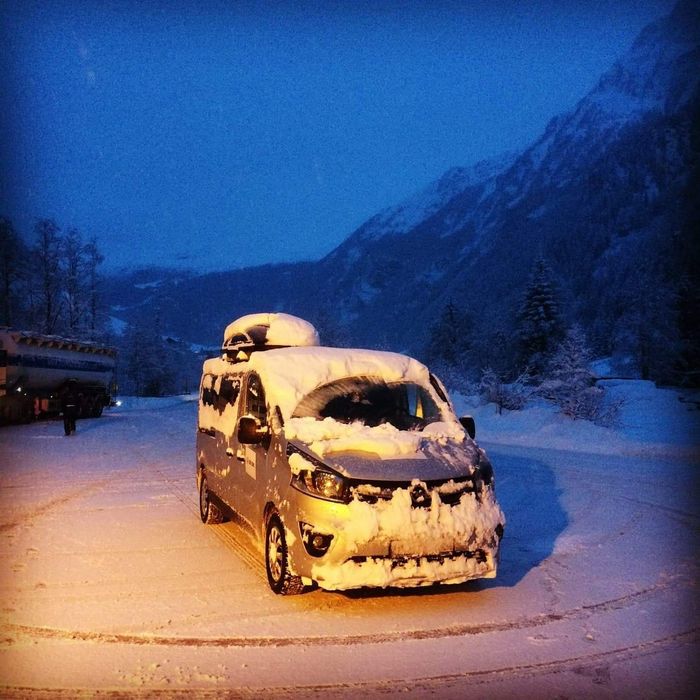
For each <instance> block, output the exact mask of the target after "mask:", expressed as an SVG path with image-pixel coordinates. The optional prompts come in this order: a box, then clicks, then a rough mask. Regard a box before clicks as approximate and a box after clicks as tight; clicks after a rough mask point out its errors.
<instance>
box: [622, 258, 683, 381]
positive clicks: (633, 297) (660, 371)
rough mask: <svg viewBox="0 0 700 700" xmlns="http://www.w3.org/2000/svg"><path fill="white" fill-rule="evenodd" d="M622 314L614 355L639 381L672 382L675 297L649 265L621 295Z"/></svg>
mask: <svg viewBox="0 0 700 700" xmlns="http://www.w3.org/2000/svg"><path fill="white" fill-rule="evenodd" d="M620 297H621V300H622V306H623V308H624V311H623V313H622V315H621V316H620V318H619V319H618V322H617V327H616V329H615V335H614V348H615V354H616V355H617V356H618V357H620V358H621V360H622V362H625V361H626V362H625V363H626V364H629V362H631V364H632V369H633V370H634V371H635V372H636V373H637V374H638V375H639V376H640V377H641V378H642V379H654V380H657V381H672V379H673V377H672V371H673V368H674V366H677V365H678V363H679V360H680V356H681V339H680V334H679V324H678V312H679V306H678V296H677V294H676V292H675V290H674V289H673V287H672V285H671V284H670V283H668V282H667V281H665V280H664V279H663V275H662V274H661V271H660V270H656V269H653V268H652V266H651V265H650V264H646V265H642V266H640V267H639V268H638V269H637V271H636V274H635V275H634V277H631V278H630V279H629V280H628V281H627V284H626V285H625V287H624V288H623V289H622V290H621V292H620Z"/></svg>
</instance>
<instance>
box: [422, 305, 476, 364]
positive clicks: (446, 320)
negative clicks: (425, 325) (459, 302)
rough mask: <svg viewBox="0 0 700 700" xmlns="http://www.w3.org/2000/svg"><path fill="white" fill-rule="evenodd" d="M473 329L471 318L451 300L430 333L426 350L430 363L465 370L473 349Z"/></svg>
mask: <svg viewBox="0 0 700 700" xmlns="http://www.w3.org/2000/svg"><path fill="white" fill-rule="evenodd" d="M472 328H473V324H472V320H471V317H470V316H469V315H468V314H467V313H465V312H462V311H460V310H459V309H458V308H457V307H456V306H455V304H454V302H453V301H452V300H451V299H450V301H448V302H447V305H446V306H445V308H444V309H443V311H442V314H441V315H440V318H439V319H438V321H437V322H436V323H435V325H434V326H433V327H432V329H431V331H430V337H429V339H428V345H427V348H426V355H427V358H428V361H429V362H430V363H432V364H435V365H448V366H450V367H452V368H457V369H465V368H466V366H467V361H466V356H467V355H468V353H469V352H470V350H471V347H472V342H471V333H472Z"/></svg>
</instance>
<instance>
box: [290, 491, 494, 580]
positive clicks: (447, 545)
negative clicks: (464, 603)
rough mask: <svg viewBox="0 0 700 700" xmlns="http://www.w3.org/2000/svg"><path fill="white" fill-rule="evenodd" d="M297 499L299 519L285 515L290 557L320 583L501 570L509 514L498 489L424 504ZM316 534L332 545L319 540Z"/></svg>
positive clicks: (456, 576)
mask: <svg viewBox="0 0 700 700" xmlns="http://www.w3.org/2000/svg"><path fill="white" fill-rule="evenodd" d="M297 505H298V506H299V508H298V510H297V511H296V513H295V516H296V517H295V518H294V520H292V518H291V517H288V519H286V522H287V528H288V530H289V529H292V528H293V530H294V532H293V534H294V537H293V538H289V550H290V565H291V568H292V569H293V570H294V573H296V574H297V575H299V576H302V577H303V578H304V579H306V580H311V581H314V582H315V583H317V584H318V585H319V586H320V587H321V588H324V589H327V590H348V589H352V588H364V587H380V588H386V587H403V588H407V587H417V586H429V585H431V584H434V583H445V584H448V583H449V584H456V583H463V582H465V581H469V580H471V579H478V578H494V577H495V576H496V571H497V566H498V552H499V547H500V541H501V537H502V535H503V523H504V522H505V518H504V516H503V513H502V511H501V510H500V508H499V507H498V505H497V504H496V502H495V499H494V498H493V496H492V492H491V491H490V492H489V493H488V494H484V497H483V498H481V499H476V498H475V497H473V496H466V497H463V498H462V500H461V501H460V503H459V504H456V505H453V506H449V505H446V504H444V503H440V502H438V501H437V500H435V499H434V500H433V503H432V505H431V506H430V507H427V508H420V509H411V507H410V504H409V505H408V506H406V507H403V506H402V507H401V508H399V505H398V504H394V505H393V506H392V505H389V504H386V503H385V504H379V505H376V504H375V505H370V504H367V503H350V504H341V503H331V502H328V501H321V500H319V499H315V498H312V497H304V498H303V503H298V504H297ZM390 508H393V510H389V509H390ZM288 516H291V513H289V514H288ZM314 540H315V541H316V542H318V543H321V544H323V543H325V546H323V547H321V548H320V549H317V548H315V547H314V546H313V544H312V543H313V542H314Z"/></svg>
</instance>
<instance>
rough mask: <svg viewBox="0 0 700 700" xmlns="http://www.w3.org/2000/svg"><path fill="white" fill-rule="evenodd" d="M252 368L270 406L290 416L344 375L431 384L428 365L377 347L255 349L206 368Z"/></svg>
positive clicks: (215, 361) (222, 370)
mask: <svg viewBox="0 0 700 700" xmlns="http://www.w3.org/2000/svg"><path fill="white" fill-rule="evenodd" d="M249 369H252V370H255V371H256V372H257V373H258V374H259V375H260V378H261V380H262V383H263V387H264V388H265V392H266V394H267V402H268V404H269V405H270V406H279V407H280V410H281V411H282V415H283V416H284V417H285V418H289V417H291V415H292V414H293V413H294V409H295V408H296V407H297V405H298V404H299V402H300V401H301V400H302V399H303V398H304V397H305V396H306V395H307V394H309V393H310V392H311V391H313V390H314V389H315V388H316V387H319V386H322V385H323V384H328V383H329V382H333V381H336V380H338V379H344V378H346V377H354V376H358V375H359V376H371V377H378V378H381V379H383V380H384V381H387V382H397V381H413V382H416V383H418V384H422V385H423V386H429V385H430V374H429V372H428V368H427V367H426V366H425V365H423V364H422V363H420V362H418V360H414V359H413V358H411V357H408V356H407V355H400V354H398V353H394V352H384V351H380V350H359V349H349V348H326V347H318V346H317V347H294V348H279V349H275V350H267V351H266V352H256V353H253V354H252V355H251V356H250V359H249V360H248V361H247V362H241V363H236V364H233V363H231V362H227V361H226V360H224V359H221V358H216V359H212V360H207V361H206V363H205V371H208V372H214V373H215V374H221V373H230V372H232V371H235V370H239V371H241V370H242V371H247V370H249Z"/></svg>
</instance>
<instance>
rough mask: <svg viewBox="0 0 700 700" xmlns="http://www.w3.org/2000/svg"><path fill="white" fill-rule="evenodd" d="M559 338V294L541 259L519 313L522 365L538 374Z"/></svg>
mask: <svg viewBox="0 0 700 700" xmlns="http://www.w3.org/2000/svg"><path fill="white" fill-rule="evenodd" d="M561 337H562V321H561V310H560V303H559V295H558V292H557V289H556V285H555V283H554V277H553V275H552V271H551V270H550V268H549V267H548V266H547V263H546V262H545V260H544V259H543V258H538V259H537V260H536V261H535V264H534V266H533V269H532V272H531V273H530V279H529V281H528V284H527V287H526V289H525V294H524V295H523V301H522V303H521V305H520V310H519V312H518V339H519V342H520V353H521V360H522V363H523V364H524V365H525V366H527V367H529V369H530V372H531V373H532V374H533V375H539V374H541V373H542V372H543V371H544V369H545V366H546V364H547V361H548V359H549V358H550V357H551V355H552V352H553V351H554V348H556V346H557V343H558V342H559V340H560V339H561Z"/></svg>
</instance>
